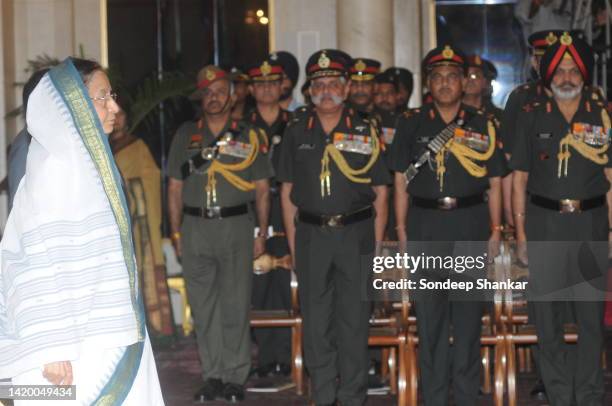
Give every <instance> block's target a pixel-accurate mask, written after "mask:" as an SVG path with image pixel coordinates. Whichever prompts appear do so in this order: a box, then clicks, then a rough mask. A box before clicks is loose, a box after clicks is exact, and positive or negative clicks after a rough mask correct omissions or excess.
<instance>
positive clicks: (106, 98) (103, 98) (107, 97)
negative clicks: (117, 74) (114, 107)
mask: <svg viewBox="0 0 612 406" xmlns="http://www.w3.org/2000/svg"><path fill="white" fill-rule="evenodd" d="M111 99H112V100H113V101H114V102H117V93H108V94H105V95H104V96H99V97H92V98H91V100H93V101H101V102H102V105H103V106H104V107H106V105H107V104H108V102H109V100H111Z"/></svg>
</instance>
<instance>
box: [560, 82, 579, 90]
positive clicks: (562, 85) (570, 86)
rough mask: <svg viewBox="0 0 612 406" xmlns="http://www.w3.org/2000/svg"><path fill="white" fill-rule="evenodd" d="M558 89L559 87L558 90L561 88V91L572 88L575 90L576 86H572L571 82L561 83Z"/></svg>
mask: <svg viewBox="0 0 612 406" xmlns="http://www.w3.org/2000/svg"><path fill="white" fill-rule="evenodd" d="M559 87H560V88H562V89H568V88H569V89H574V88H576V87H577V86H576V85H574V84H573V83H572V82H563V83H561V84H560V85H559Z"/></svg>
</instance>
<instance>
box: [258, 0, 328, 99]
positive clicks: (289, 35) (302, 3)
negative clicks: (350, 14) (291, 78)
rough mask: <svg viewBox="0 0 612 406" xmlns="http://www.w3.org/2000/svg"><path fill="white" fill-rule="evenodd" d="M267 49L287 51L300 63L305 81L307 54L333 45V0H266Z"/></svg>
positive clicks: (301, 79)
mask: <svg viewBox="0 0 612 406" xmlns="http://www.w3.org/2000/svg"><path fill="white" fill-rule="evenodd" d="M268 10H269V14H270V22H271V23H270V51H289V52H291V53H293V54H294V55H295V56H296V58H297V59H298V62H299V64H300V80H299V84H298V85H297V86H296V91H295V96H297V97H298V98H299V99H300V100H301V95H300V94H298V93H299V89H300V88H301V86H302V83H303V82H304V76H305V73H304V66H305V65H306V61H307V60H308V57H309V56H310V55H312V54H313V53H314V52H315V51H318V50H319V49H322V48H336V45H337V43H338V42H337V37H336V0H269V1H268Z"/></svg>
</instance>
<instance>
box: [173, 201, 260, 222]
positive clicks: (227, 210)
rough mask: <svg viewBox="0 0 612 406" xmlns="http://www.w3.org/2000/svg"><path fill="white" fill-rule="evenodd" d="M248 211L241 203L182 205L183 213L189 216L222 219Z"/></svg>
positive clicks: (246, 206)
mask: <svg viewBox="0 0 612 406" xmlns="http://www.w3.org/2000/svg"><path fill="white" fill-rule="evenodd" d="M248 212H249V206H248V205H246V204H241V205H238V206H230V207H219V206H213V207H191V206H183V213H184V214H187V215H189V216H194V217H202V218H205V219H209V220H210V219H222V218H227V217H233V216H240V215H241V214H247V213H248Z"/></svg>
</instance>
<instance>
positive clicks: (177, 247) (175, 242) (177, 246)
mask: <svg viewBox="0 0 612 406" xmlns="http://www.w3.org/2000/svg"><path fill="white" fill-rule="evenodd" d="M172 246H173V247H174V252H175V253H176V259H178V261H179V262H181V259H182V258H183V244H182V243H181V239H180V238H176V239H175V238H173V239H172Z"/></svg>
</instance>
